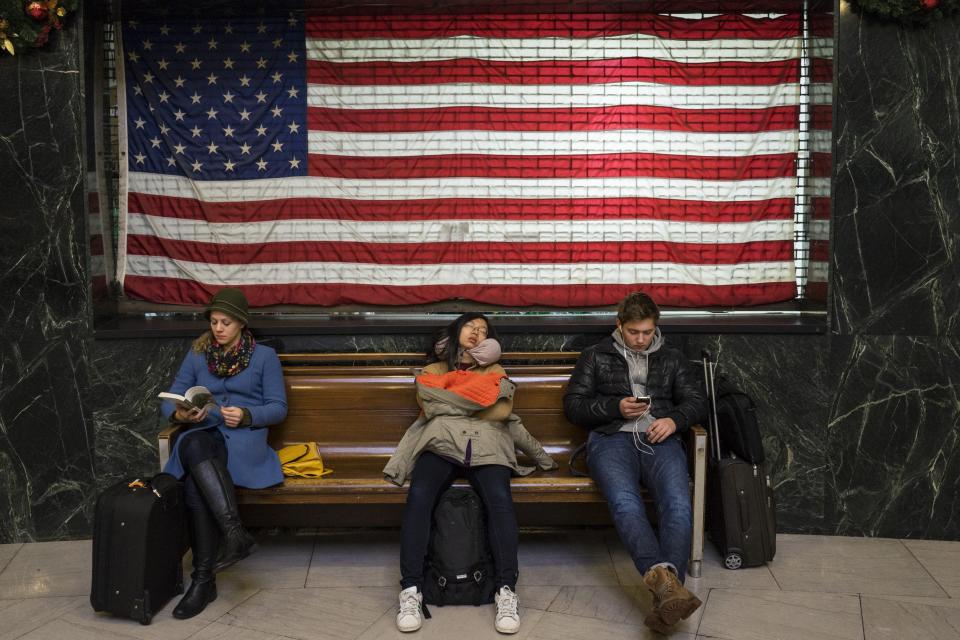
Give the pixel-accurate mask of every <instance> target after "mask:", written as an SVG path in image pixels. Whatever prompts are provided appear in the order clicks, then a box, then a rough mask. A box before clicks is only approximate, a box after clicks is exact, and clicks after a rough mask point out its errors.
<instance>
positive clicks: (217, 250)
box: [127, 234, 793, 265]
mask: <svg viewBox="0 0 960 640" xmlns="http://www.w3.org/2000/svg"><path fill="white" fill-rule="evenodd" d="M127 251H128V253H129V254H130V255H142V256H167V257H170V258H173V259H174V260H189V261H191V262H204V263H212V264H263V263H283V262H344V263H371V264H396V265H404V264H427V265H430V264H461V263H529V264H558V263H578V262H676V263H682V264H737V263H743V262H767V261H784V260H792V259H793V243H792V242H790V241H766V242H747V243H743V244H692V243H679V242H622V243H621V242H564V243H556V242H424V243H377V242H370V243H364V242H267V243H258V244H212V243H207V242H193V241H185V240H168V239H165V238H158V237H156V236H144V235H134V234H131V235H130V236H129V237H128V243H127Z"/></svg>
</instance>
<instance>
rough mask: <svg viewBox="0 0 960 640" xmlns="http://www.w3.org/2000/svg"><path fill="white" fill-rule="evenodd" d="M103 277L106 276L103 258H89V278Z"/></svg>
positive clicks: (97, 256) (99, 256)
mask: <svg viewBox="0 0 960 640" xmlns="http://www.w3.org/2000/svg"><path fill="white" fill-rule="evenodd" d="M105 275H107V266H106V263H105V262H104V260H103V256H101V255H95V256H90V276H91V277H93V276H105Z"/></svg>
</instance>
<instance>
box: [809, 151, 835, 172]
mask: <svg viewBox="0 0 960 640" xmlns="http://www.w3.org/2000/svg"><path fill="white" fill-rule="evenodd" d="M811 160H812V165H813V172H812V173H813V176H814V177H815V178H829V177H830V175H831V173H832V171H833V154H830V153H813V154H811Z"/></svg>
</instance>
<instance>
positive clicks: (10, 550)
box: [0, 542, 23, 573]
mask: <svg viewBox="0 0 960 640" xmlns="http://www.w3.org/2000/svg"><path fill="white" fill-rule="evenodd" d="M22 546H23V544H21V543H19V542H18V543H16V544H0V573H3V570H4V569H6V568H7V565H8V564H10V561H11V560H12V559H13V556H15V555H17V552H18V551H20V547H22Z"/></svg>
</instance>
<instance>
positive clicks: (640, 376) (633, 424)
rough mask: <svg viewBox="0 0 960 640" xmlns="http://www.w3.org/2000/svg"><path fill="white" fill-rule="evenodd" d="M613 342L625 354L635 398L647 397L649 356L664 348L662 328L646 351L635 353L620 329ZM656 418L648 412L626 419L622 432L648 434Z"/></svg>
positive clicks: (658, 330)
mask: <svg viewBox="0 0 960 640" xmlns="http://www.w3.org/2000/svg"><path fill="white" fill-rule="evenodd" d="M613 342H614V344H616V345H617V351H619V352H621V353H622V354H623V358H624V360H626V361H627V370H628V371H629V372H630V388H631V389H632V390H633V395H634V396H644V395H647V371H648V370H649V356H650V354H651V353H653V352H655V351H658V350H659V349H660V347H662V346H663V336H662V335H660V327H657V329H656V331H655V332H654V334H653V340H652V341H651V342H650V346H649V347H647V349H646V350H644V351H634V350H633V349H631V348H629V347H628V346H627V345H626V344H624V342H623V336H622V335H621V334H620V330H619V329H614V330H613ZM654 420H656V417H655V416H653V415H651V414H650V412H649V411H648V412H647V413H645V414H643V415H642V416H641V417H639V418H626V419H624V421H623V425H622V426H621V427H620V431H638V432H640V433H644V432H646V430H647V428H648V427H649V426H650V425H651V424H653V421H654Z"/></svg>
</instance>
